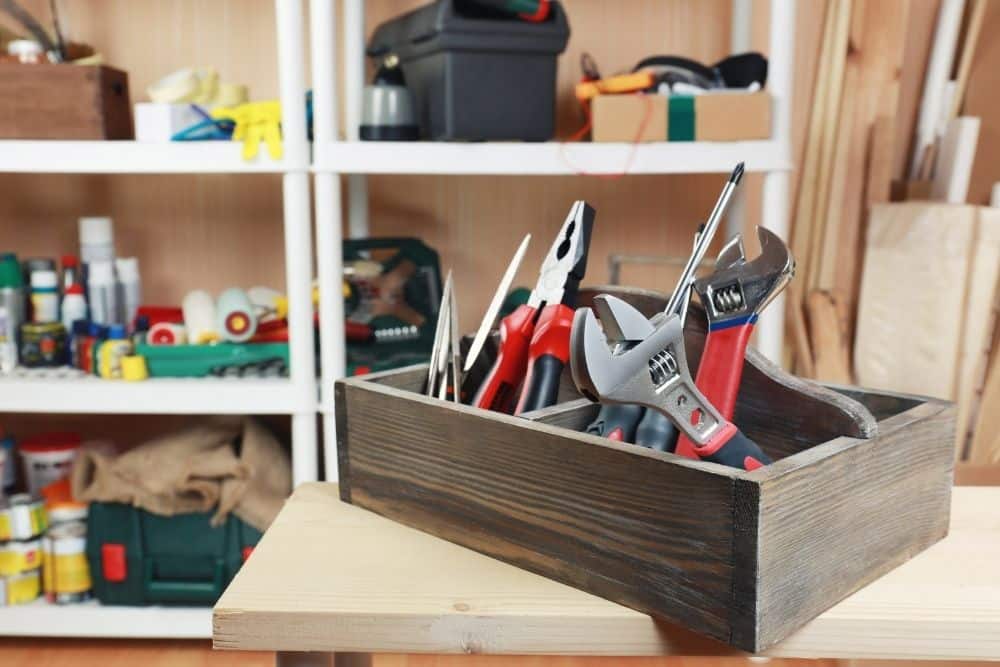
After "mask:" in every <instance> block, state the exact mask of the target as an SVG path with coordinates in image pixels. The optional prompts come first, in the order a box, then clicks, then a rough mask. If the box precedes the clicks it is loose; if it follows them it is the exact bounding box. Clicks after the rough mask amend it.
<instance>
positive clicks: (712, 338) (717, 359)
mask: <svg viewBox="0 0 1000 667" xmlns="http://www.w3.org/2000/svg"><path fill="white" fill-rule="evenodd" d="M755 322H756V317H747V318H741V319H739V320H737V321H736V322H727V323H725V324H722V325H718V324H717V325H714V326H711V327H709V331H708V336H707V337H706V338H705V350H704V351H703V352H702V354H701V363H700V364H699V365H698V375H697V377H696V378H695V380H694V384H695V386H696V387H698V390H699V391H700V392H701V393H702V394H703V395H704V396H705V398H707V399H708V400H709V402H710V403H711V404H712V405H714V406H715V408H716V409H717V410H718V411H719V412H720V413H721V414H722V416H723V418H725V419H727V420H732V418H733V413H734V412H735V410H736V397H737V395H738V394H739V392H740V380H741V379H742V377H743V359H744V357H745V356H746V351H747V344H748V343H749V342H750V335H751V334H752V333H753V327H754V323H755ZM755 447H756V445H755ZM676 453H677V454H680V455H681V456H686V457H688V458H704V457H699V456H698V455H697V454H696V453H695V444H694V443H693V442H691V440H690V439H689V438H687V437H686V436H685V435H684V434H683V433H682V434H681V435H680V436H679V437H678V438H677V449H676Z"/></svg>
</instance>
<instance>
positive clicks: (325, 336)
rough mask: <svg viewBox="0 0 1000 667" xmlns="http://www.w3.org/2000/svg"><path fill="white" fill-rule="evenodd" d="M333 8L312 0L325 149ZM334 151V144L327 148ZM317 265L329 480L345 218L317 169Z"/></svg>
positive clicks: (331, 133) (333, 115)
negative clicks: (332, 146)
mask: <svg viewBox="0 0 1000 667" xmlns="http://www.w3.org/2000/svg"><path fill="white" fill-rule="evenodd" d="M336 19H337V16H336V12H335V11H334V7H333V0H310V4H309V23H310V26H311V28H310V29H311V33H310V41H311V42H312V77H313V140H314V141H315V143H316V146H318V147H322V149H326V148H328V147H330V146H331V144H332V143H333V142H335V141H336V140H337V125H338V118H337V115H338V114H337V50H336V48H335V47H336V43H337V41H336V34H337V28H336ZM331 153H332V155H334V156H336V155H337V150H336V149H333V150H332V151H331ZM313 180H314V182H315V185H316V268H317V277H318V279H319V285H320V290H319V347H320V366H321V375H320V406H321V412H322V414H323V457H324V473H325V477H326V480H327V481H330V482H332V481H336V480H337V478H338V476H337V427H336V423H335V420H336V417H335V415H334V412H333V383H334V381H335V380H337V379H338V378H341V377H343V376H344V362H345V356H346V348H345V341H344V299H343V297H342V296H341V292H340V283H341V281H342V280H343V273H344V270H343V254H342V253H343V248H342V246H343V240H344V239H343V220H342V216H341V208H340V198H341V192H340V174H338V173H334V172H331V171H317V172H316V173H315V174H314V175H313Z"/></svg>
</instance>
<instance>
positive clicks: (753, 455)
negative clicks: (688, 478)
mask: <svg viewBox="0 0 1000 667" xmlns="http://www.w3.org/2000/svg"><path fill="white" fill-rule="evenodd" d="M699 457H700V458H701V460H702V461H712V462H714V463H721V464H722V465H724V466H730V467H732V468H742V469H743V470H756V469H757V468H760V467H761V466H766V465H770V464H771V458H770V457H769V456H768V455H767V454H765V453H764V450H762V449H761V448H760V447H758V446H757V443H755V442H754V441H753V440H751V439H750V438H748V437H746V436H745V435H743V431H740V430H737V431H736V433H735V434H734V435H733V437H731V438H730V439H729V441H728V442H726V444H724V445H723V446H722V447H719V448H718V449H717V450H715V451H714V452H713V453H711V454H709V455H707V456H701V455H700V454H699Z"/></svg>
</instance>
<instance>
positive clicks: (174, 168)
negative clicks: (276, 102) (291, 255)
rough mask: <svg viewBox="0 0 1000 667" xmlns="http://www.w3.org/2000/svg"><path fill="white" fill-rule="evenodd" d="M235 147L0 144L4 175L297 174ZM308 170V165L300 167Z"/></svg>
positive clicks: (229, 143)
mask: <svg viewBox="0 0 1000 667" xmlns="http://www.w3.org/2000/svg"><path fill="white" fill-rule="evenodd" d="M241 151H242V144H241V143H238V142H234V141H199V142H170V143H140V142H138V141H13V140H9V141H0V172H10V173H52V174H210V173H253V172H260V173H278V172H283V171H289V170H292V169H294V165H290V164H289V163H288V161H287V160H272V159H271V158H270V157H269V156H268V155H267V149H266V148H265V147H264V146H261V150H260V153H259V154H258V155H257V157H256V158H255V159H254V160H252V161H250V162H247V161H245V160H243V157H242V156H241V154H240V153H241ZM298 168H299V169H301V170H305V169H306V168H307V167H306V165H300V166H299V167H298Z"/></svg>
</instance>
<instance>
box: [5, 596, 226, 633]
mask: <svg viewBox="0 0 1000 667" xmlns="http://www.w3.org/2000/svg"><path fill="white" fill-rule="evenodd" d="M0 636H7V637H115V638H135V639H165V638H171V639H207V638H209V637H211V636H212V609H211V608H210V607H103V606H101V605H100V604H98V603H97V602H95V601H91V602H85V603H83V604H74V605H55V604H50V603H48V602H46V601H45V600H44V599H41V598H40V599H38V600H36V601H34V602H32V603H30V604H26V605H17V606H13V607H0Z"/></svg>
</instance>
